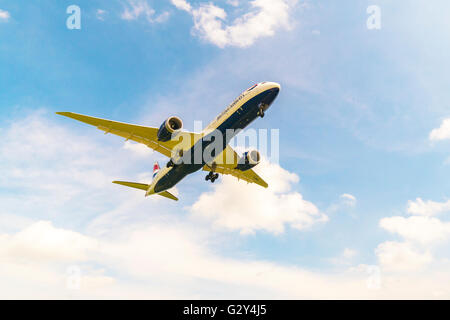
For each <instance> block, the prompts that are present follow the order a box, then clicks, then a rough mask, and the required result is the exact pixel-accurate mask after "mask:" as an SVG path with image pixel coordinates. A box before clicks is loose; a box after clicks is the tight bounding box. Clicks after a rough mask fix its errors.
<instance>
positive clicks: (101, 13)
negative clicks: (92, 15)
mask: <svg viewBox="0 0 450 320" xmlns="http://www.w3.org/2000/svg"><path fill="white" fill-rule="evenodd" d="M105 14H106V10H103V9H97V11H96V17H97V19H98V20H101V21H104V20H105Z"/></svg>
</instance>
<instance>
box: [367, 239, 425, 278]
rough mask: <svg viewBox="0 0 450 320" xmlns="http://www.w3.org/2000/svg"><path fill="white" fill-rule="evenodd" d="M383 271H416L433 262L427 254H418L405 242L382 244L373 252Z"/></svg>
mask: <svg viewBox="0 0 450 320" xmlns="http://www.w3.org/2000/svg"><path fill="white" fill-rule="evenodd" d="M375 253H376V255H377V257H378V261H379V263H380V266H381V268H382V270H383V271H395V272H396V271H417V270H420V269H423V268H424V267H425V266H427V265H428V264H430V263H431V262H432V261H433V258H432V256H431V254H430V253H429V252H418V251H417V250H416V249H415V248H414V247H413V246H412V245H411V244H409V243H406V242H392V241H388V242H384V243H381V244H380V245H378V247H377V248H376V250H375Z"/></svg>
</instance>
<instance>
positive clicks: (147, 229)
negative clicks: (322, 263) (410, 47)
mask: <svg viewBox="0 0 450 320" xmlns="http://www.w3.org/2000/svg"><path fill="white" fill-rule="evenodd" d="M48 119H52V118H51V117H50V116H48V115H46V114H35V113H32V114H31V115H29V116H27V117H25V118H24V119H22V120H19V121H16V122H12V123H13V124H12V125H11V126H10V127H8V128H3V130H2V139H1V140H0V169H1V171H2V173H4V175H3V176H1V177H0V186H1V187H2V188H11V187H12V188H15V189H12V191H11V192H12V194H13V196H12V197H11V198H15V199H13V200H10V198H9V197H8V196H7V194H4V193H2V194H1V195H0V197H1V201H2V206H1V208H0V210H1V211H2V213H3V212H6V213H7V212H9V215H8V214H6V215H5V214H4V215H1V213H0V219H8V220H11V221H12V220H13V219H11V215H13V216H15V217H19V219H17V221H12V223H11V226H10V227H8V228H7V229H8V230H7V231H5V230H1V231H0V234H1V235H0V260H1V266H0V283H1V284H2V286H1V288H0V298H9V299H11V298H141V299H145V298H147V299H149V298H153V299H158V298H159V299H161V298H167V299H170V298H172V299H183V298H184V299H193V298H199V299H202V298H203V299H204V298H223V299H227V298H228V299H229V298H230V297H232V298H242V299H244V298H247V299H249V298H253V299H255V298H261V299H263V298H266V299H273V298H277V299H279V298H286V299H289V298H290V299H293V298H309V299H311V298H318V299H320V298H322V299H327V298H336V297H337V293H339V298H423V297H425V298H427V297H428V298H429V297H435V296H434V294H439V296H438V297H440V298H442V297H443V298H446V297H450V287H449V285H448V284H449V283H450V276H449V273H448V269H449V268H448V267H447V268H442V269H439V272H438V271H436V272H433V273H428V274H424V275H422V276H421V277H416V276H406V275H403V274H397V275H395V276H393V278H392V279H391V280H390V279H389V275H388V274H384V273H383V286H382V288H381V289H380V290H378V291H373V290H369V289H368V288H367V286H366V280H367V274H365V273H364V274H352V273H345V272H344V273H340V274H338V275H336V274H334V273H327V272H312V271H309V270H307V269H306V268H303V267H299V266H295V265H288V264H283V263H281V262H279V261H265V260H262V259H258V258H252V257H248V255H245V256H243V255H241V254H240V252H239V248H236V251H237V252H238V253H237V256H238V257H236V256H235V257H233V256H231V255H229V254H227V255H224V254H222V253H221V249H222V248H223V247H224V246H227V248H229V246H230V242H232V241H230V240H232V239H233V237H234V235H233V234H228V233H226V232H224V233H219V232H217V230H211V228H209V227H206V228H202V227H201V226H199V223H198V219H194V218H193V217H192V215H186V214H184V209H183V208H182V207H180V206H177V204H173V203H172V202H166V201H163V200H161V201H158V200H157V199H156V198H147V199H144V197H143V195H142V193H139V192H138V191H134V190H131V189H130V190H128V191H127V189H122V188H120V187H119V186H115V185H112V184H110V181H111V180H110V179H111V178H112V177H114V178H118V176H115V175H116V174H118V173H120V174H122V175H123V174H125V175H127V176H128V175H129V174H130V172H133V170H132V169H133V168H134V162H133V157H130V156H129V155H130V153H129V151H130V150H124V148H121V146H122V144H121V143H116V144H115V145H113V146H111V145H108V141H112V142H113V143H114V141H115V140H116V141H121V140H120V139H119V138H117V137H114V136H107V137H105V136H104V135H102V134H98V131H96V130H95V129H93V128H91V129H88V127H82V126H80V128H82V130H80V132H74V131H72V130H73V129H71V128H74V127H76V126H77V125H75V124H74V125H68V124H70V123H71V122H70V120H68V119H64V118H61V119H59V120H57V121H61V122H62V123H63V125H57V124H56V123H55V122H54V121H53V120H52V121H50V120H48ZM55 119H58V118H56V116H55ZM97 138H98V139H97ZM97 167H98V168H101V170H99V171H100V172H101V173H102V175H100V176H95V171H92V170H93V168H97ZM261 169H263V170H262V176H264V178H267V180H268V181H269V182H270V184H271V189H269V190H265V189H262V188H260V187H257V189H255V190H257V191H255V192H256V193H255V194H256V197H257V198H258V199H259V201H260V202H262V201H266V199H265V197H264V198H263V197H261V195H260V194H259V192H260V191H267V192H268V193H265V194H264V196H267V197H268V202H267V203H266V205H267V206H269V207H274V205H273V204H274V203H276V204H277V207H276V208H275V212H279V211H280V203H281V209H283V208H296V209H298V211H295V214H294V215H289V214H288V215H287V217H288V218H286V216H285V215H283V214H278V215H280V216H281V217H283V218H282V219H279V220H278V221H276V222H275V224H278V225H277V226H276V227H275V228H272V229H271V230H272V231H271V232H276V231H275V230H281V229H282V228H283V226H281V229H280V225H279V224H280V223H282V224H283V223H284V225H291V226H293V225H294V223H295V221H296V220H297V219H298V215H300V214H305V215H308V214H309V215H311V219H312V220H314V219H316V220H315V223H317V222H318V219H319V218H320V217H321V215H320V213H319V214H318V215H317V214H316V215H314V214H312V212H316V213H317V212H318V210H317V208H316V207H315V206H314V205H313V204H312V203H310V202H307V201H305V200H303V199H302V197H301V195H300V194H298V193H297V192H295V191H293V188H292V185H293V184H295V183H296V182H298V180H299V178H298V176H296V175H295V174H292V173H290V172H288V171H286V170H283V169H281V168H280V167H279V166H275V165H271V164H267V163H266V164H263V163H262V164H261ZM85 171H87V173H85V174H84V172H85ZM124 172H125V173H124ZM138 172H141V170H140V169H139V170H138ZM134 174H136V175H138V173H137V172H135V173H134ZM223 179H224V181H223V182H222V183H220V184H218V185H216V186H212V188H213V190H212V193H214V192H217V190H218V189H219V190H221V189H220V188H224V189H223V190H225V188H226V185H228V183H229V185H231V186H233V187H234V188H235V189H236V191H237V192H240V194H238V197H237V198H232V199H233V200H234V201H241V202H242V203H243V205H244V206H245V203H246V201H251V203H252V204H254V205H260V204H259V203H256V201H255V200H254V199H252V195H253V189H252V188H253V187H254V186H251V185H247V184H245V183H243V182H237V181H235V180H234V179H233V178H230V179H228V178H223ZM225 179H227V180H229V181H228V182H226V181H225ZM144 180H145V179H144ZM222 184H223V185H222ZM255 187H256V186H255ZM71 188H73V189H71ZM68 190H73V191H74V192H75V193H74V194H75V195H76V196H74V194H71V193H70V194H69V195H68V194H67V193H68ZM226 190H227V192H233V194H234V190H231V191H229V190H228V189H226ZM61 197H63V198H64V199H65V200H64V201H68V200H67V199H72V200H71V201H72V202H70V203H69V204H68V203H67V202H64V201H63V204H62V205H60V204H57V205H56V213H54V215H53V216H52V217H48V216H47V215H48V211H53V209H54V206H55V202H56V203H58V202H61V200H60V198H61ZM283 197H285V198H288V199H290V198H292V199H293V200H295V201H292V202H290V203H288V204H283V202H282V201H280V202H278V200H280V199H281V200H283V199H284V198H283ZM92 198H95V199H98V200H93V199H92ZM36 199H38V201H39V202H36V201H37V200H36ZM162 199H163V198H162ZM223 199H225V198H220V197H219V198H218V200H219V202H218V203H219V204H220V201H222V200H223ZM236 199H237V200H236ZM249 199H250V200H249ZM273 199H278V200H277V201H274V200H273ZM11 201H13V202H11ZM96 201H100V202H102V203H99V202H96ZM199 201H200V200H199ZM10 202H11V203H13V204H14V205H11V203H10ZM103 202H105V203H110V204H111V205H110V206H105V205H104V204H103ZM8 203H9V204H8ZM36 203H40V205H39V206H36ZM5 204H6V205H5ZM213 204H214V205H216V203H213ZM236 207H239V205H238V204H236ZM250 209H253V207H252V206H250ZM22 211H23V212H27V213H28V214H29V216H31V217H32V218H33V219H36V220H39V221H37V222H36V221H30V219H20V216H19V215H18V214H17V213H18V212H22ZM75 213H76V214H75ZM239 213H243V214H244V215H245V214H246V212H245V210H242V208H241V210H240V211H239ZM266 213H267V212H262V215H263V216H262V218H263V220H264V219H266V217H264V215H265V214H266ZM288 213H289V211H288ZM252 214H255V213H254V212H253V213H252ZM222 215H223V213H222ZM80 216H84V220H83V223H79V224H78V223H74V221H75V222H77V221H78V220H76V219H78V218H79V217H80ZM43 217H44V218H43ZM197 218H198V217H197ZM202 218H204V217H202ZM256 218H257V219H258V218H260V216H256ZM276 218H277V217H276ZM43 219H44V220H48V221H52V222H48V221H40V220H43ZM56 220H60V221H62V222H63V224H62V223H58V222H56ZM207 220H208V219H207ZM280 220H284V221H282V222H280ZM300 220H301V221H303V220H302V219H300ZM213 222H215V221H214V219H213ZM239 223H240V222H239V221H238V224H239ZM62 225H64V227H61V226H62ZM80 225H81V226H82V227H81V230H87V231H80V230H78V231H76V230H74V227H76V228H80ZM248 225H249V223H248V222H247V221H245V223H244V227H243V228H245V227H247V226H248ZM56 226H57V227H56ZM250 226H251V228H252V229H253V230H267V228H269V227H268V226H267V222H266V221H263V223H262V224H260V225H258V226H255V225H252V224H251V223H250ZM261 226H262V227H261ZM243 228H241V227H240V228H239V229H238V230H242V229H243ZM222 242H223V243H225V245H223V244H222ZM415 251H417V250H415ZM342 257H343V258H345V259H349V260H351V259H354V258H355V252H354V251H353V250H351V249H347V250H344V251H343V253H342ZM73 265H74V266H78V267H79V268H80V270H81V289H80V290H77V291H71V290H68V289H67V286H66V282H67V280H68V276H69V275H68V273H67V267H69V266H73ZM441 270H443V271H441ZM112 274H114V275H115V276H114V277H112V276H111V275H112ZM384 279H386V280H384ZM236 295H237V296H236Z"/></svg>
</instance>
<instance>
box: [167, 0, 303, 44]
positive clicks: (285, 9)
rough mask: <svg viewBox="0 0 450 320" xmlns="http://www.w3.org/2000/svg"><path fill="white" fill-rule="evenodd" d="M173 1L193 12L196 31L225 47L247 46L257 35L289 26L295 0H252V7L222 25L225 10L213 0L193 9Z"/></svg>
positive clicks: (208, 39)
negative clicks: (229, 23) (213, 2)
mask: <svg viewBox="0 0 450 320" xmlns="http://www.w3.org/2000/svg"><path fill="white" fill-rule="evenodd" d="M172 3H173V4H174V5H175V6H176V7H177V8H178V9H180V10H184V11H186V12H189V13H190V14H191V15H192V17H193V19H194V32H195V33H196V34H198V35H199V36H200V37H202V38H203V39H205V40H206V41H209V42H211V43H212V44H214V45H216V46H218V47H220V48H224V47H226V46H236V47H248V46H251V45H252V44H253V43H254V42H255V41H256V40H257V39H259V38H264V37H270V36H273V35H274V34H275V32H276V31H277V30H279V29H284V30H288V29H290V28H291V27H292V25H291V21H290V20H291V19H290V11H291V10H292V9H293V7H294V5H295V4H296V1H288V0H253V1H251V2H250V6H251V10H250V11H249V12H248V13H245V14H244V15H242V16H241V17H239V18H237V19H235V20H234V21H233V23H232V24H231V25H224V22H225V21H226V20H227V16H228V15H227V12H226V11H225V10H224V9H223V8H220V7H218V6H216V5H214V4H212V3H202V4H200V5H199V6H198V8H196V9H194V8H192V6H191V4H190V3H189V2H187V1H186V0H172ZM234 4H236V3H234Z"/></svg>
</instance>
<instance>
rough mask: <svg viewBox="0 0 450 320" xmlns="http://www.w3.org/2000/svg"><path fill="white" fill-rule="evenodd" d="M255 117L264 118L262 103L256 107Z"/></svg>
mask: <svg viewBox="0 0 450 320" xmlns="http://www.w3.org/2000/svg"><path fill="white" fill-rule="evenodd" d="M257 115H258V117H261V118H264V105H263V104H262V103H261V104H260V105H259V106H258V113H257Z"/></svg>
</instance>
